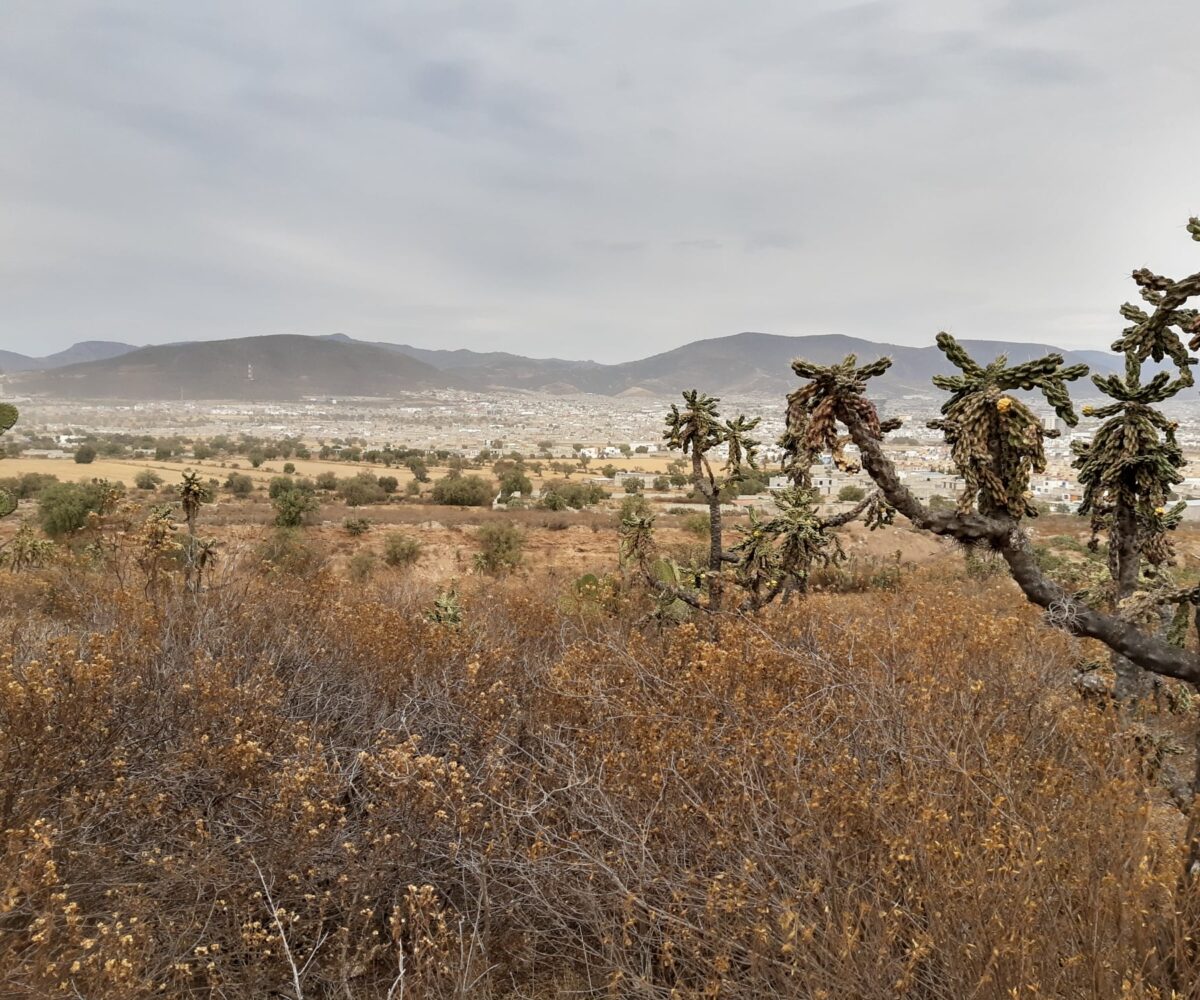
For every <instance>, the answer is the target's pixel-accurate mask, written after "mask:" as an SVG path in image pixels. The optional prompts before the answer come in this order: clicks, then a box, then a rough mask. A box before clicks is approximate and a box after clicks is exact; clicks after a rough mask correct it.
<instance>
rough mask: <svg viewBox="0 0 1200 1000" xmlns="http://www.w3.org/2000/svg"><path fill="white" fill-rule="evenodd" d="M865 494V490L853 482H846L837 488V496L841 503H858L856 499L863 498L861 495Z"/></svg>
mask: <svg viewBox="0 0 1200 1000" xmlns="http://www.w3.org/2000/svg"><path fill="white" fill-rule="evenodd" d="M866 495H867V491H866V490H864V489H863V488H862V487H861V486H855V485H854V484H853V483H847V484H846V485H845V486H843V487H842V488H841V489H840V490H838V495H837V498H838V499H839V500H840V501H841V502H842V503H858V501H859V500H861V499H863V497H865V496H866Z"/></svg>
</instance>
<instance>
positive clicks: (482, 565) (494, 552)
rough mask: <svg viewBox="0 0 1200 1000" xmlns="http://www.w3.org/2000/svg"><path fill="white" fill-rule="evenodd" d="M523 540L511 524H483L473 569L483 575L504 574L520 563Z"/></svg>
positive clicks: (518, 531)
mask: <svg viewBox="0 0 1200 1000" xmlns="http://www.w3.org/2000/svg"><path fill="white" fill-rule="evenodd" d="M524 544H525V539H524V536H523V535H522V534H521V532H520V530H519V529H518V528H517V527H516V526H515V525H512V524H507V523H500V524H485V525H483V526H482V527H481V528H480V529H479V552H478V553H477V554H476V556H475V567H476V568H477V569H479V570H480V571H481V572H484V573H504V572H507V571H509V570H511V569H515V568H516V567H517V566H519V565H520V563H521V550H522V548H523V547H524Z"/></svg>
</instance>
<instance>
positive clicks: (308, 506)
mask: <svg viewBox="0 0 1200 1000" xmlns="http://www.w3.org/2000/svg"><path fill="white" fill-rule="evenodd" d="M271 505H272V506H273V507H274V508H275V526H276V527H278V528H299V527H300V526H301V525H303V524H305V523H306V522H307V521H308V520H310V518H311V516H312V515H313V514H314V513H315V512H316V511H318V510H319V509H320V507H321V505H320V504H319V503H318V502H317V498H316V497H315V496H313V495H312V494H311V493H307V492H304V491H303V490H287V491H286V492H283V493H280V494H279V495H278V496H277V497H275V498H274V499H273V500H272V501H271Z"/></svg>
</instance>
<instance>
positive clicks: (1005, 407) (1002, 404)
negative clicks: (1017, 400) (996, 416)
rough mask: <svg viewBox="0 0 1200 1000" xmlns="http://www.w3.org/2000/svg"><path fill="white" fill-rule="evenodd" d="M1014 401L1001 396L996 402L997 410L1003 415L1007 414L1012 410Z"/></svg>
mask: <svg viewBox="0 0 1200 1000" xmlns="http://www.w3.org/2000/svg"><path fill="white" fill-rule="evenodd" d="M1012 404H1013V401H1012V399H1011V398H1010V397H1009V396H1001V397H1000V398H999V399H997V400H996V409H997V410H999V411H1000V412H1001V413H1007V412H1008V411H1009V410H1010V409H1012Z"/></svg>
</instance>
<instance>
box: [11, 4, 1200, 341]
mask: <svg viewBox="0 0 1200 1000" xmlns="http://www.w3.org/2000/svg"><path fill="white" fill-rule="evenodd" d="M0 24H2V25H3V30H2V31H0V131H2V134H3V135H4V137H5V139H4V142H3V143H0V198H2V205H3V210H2V211H0V349H8V350H15V351H20V352H22V353H25V354H33V355H41V354H46V353H50V352H52V351H55V350H59V349H61V348H64V347H66V346H68V345H69V344H71V343H74V342H76V341H79V340H120V341H125V342H129V343H135V344H145V343H163V342H170V341H177V340H193V339H223V338H228V337H241V336H251V335H257V334H274V333H307V334H327V333H345V334H348V335H350V336H352V337H358V338H362V339H366V340H385V341H391V342H394V343H408V344H413V345H416V346H420V347H448V348H457V347H466V348H471V349H476V350H508V351H514V352H516V353H521V354H529V355H534V356H539V357H545V356H554V357H565V358H578V359H583V358H591V359H595V360H598V361H605V362H613V361H623V360H630V359H634V358H639V357H644V356H646V355H649V354H653V353H656V352H658V351H662V350H667V349H670V348H672V347H676V346H678V345H680V344H683V343H686V342H688V341H692V340H698V339H704V338H708V337H718V336H723V335H726V334H731V333H737V332H739V331H743V330H757V331H763V332H768V333H778V334H789V335H801V334H821V333H839V334H847V335H851V336H858V337H864V338H866V339H870V340H876V341H881V342H886V343H898V344H926V343H931V342H932V339H933V337H934V335H935V334H936V332H937V331H938V330H939V329H948V330H950V331H951V332H953V333H955V334H956V335H957V336H960V337H964V338H980V339H982V338H987V339H1004V340H1018V341H1038V342H1043V343H1052V344H1056V345H1058V346H1062V347H1068V348H1081V347H1093V348H1100V349H1103V348H1105V347H1107V345H1108V344H1109V343H1110V342H1111V340H1112V339H1113V337H1114V336H1115V335H1116V334H1118V333H1119V331H1120V328H1121V326H1122V321H1121V320H1120V318H1119V316H1118V315H1117V312H1116V309H1117V306H1119V304H1120V303H1121V302H1122V301H1124V300H1126V299H1128V298H1135V297H1136V293H1135V291H1134V290H1133V286H1132V283H1131V282H1130V281H1129V279H1128V274H1129V272H1130V270H1131V269H1132V268H1134V267H1138V266H1142V265H1147V266H1150V267H1152V268H1153V269H1155V270H1157V271H1159V272H1163V273H1167V274H1169V275H1173V276H1176V277H1178V276H1182V275H1183V274H1187V273H1191V272H1193V271H1197V270H1200V247H1197V245H1196V244H1195V243H1193V242H1191V241H1190V240H1189V239H1188V238H1187V235H1186V232H1185V229H1184V227H1185V224H1186V221H1187V218H1188V216H1189V215H1193V214H1200V166H1198V165H1197V164H1200V100H1198V98H1200V58H1198V57H1197V50H1196V46H1195V39H1196V38H1197V37H1198V36H1200V4H1198V3H1195V2H1193V0H1172V2H1164V0H1142V2H1141V3H1139V4H1136V5H1135V4H1131V3H1129V2H1128V0H996V2H977V0H903V2H885V0H880V2H866V3H850V2H847V3H836V2H821V0H803V2H797V0H786V2H775V0H742V2H737V3H734V2H731V0H721V2H715V0H540V2H523V0H520V2H518V0H511V2H510V0H462V2H455V0H405V2H395V0H392V2H373V0H341V2H338V3H329V2H327V0H254V2H253V3H246V2H245V0H239V2H232V0H205V2H203V3H195V2H188V3H184V2H179V0H154V2H149V0H137V2H130V0H107V2H92V0H72V2H70V3H48V2H46V0H4V7H3V13H2V14H0Z"/></svg>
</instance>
